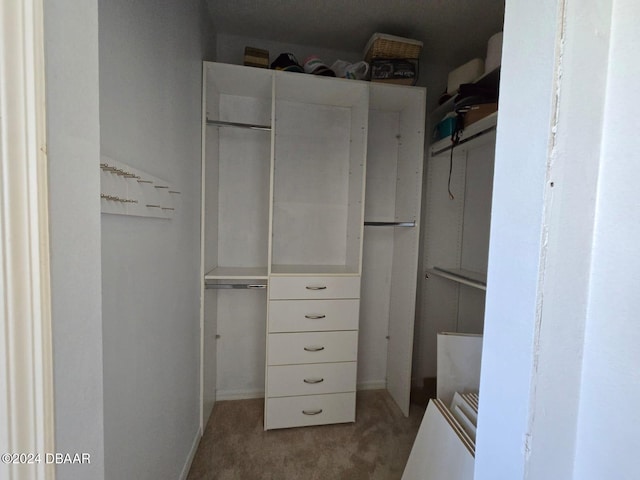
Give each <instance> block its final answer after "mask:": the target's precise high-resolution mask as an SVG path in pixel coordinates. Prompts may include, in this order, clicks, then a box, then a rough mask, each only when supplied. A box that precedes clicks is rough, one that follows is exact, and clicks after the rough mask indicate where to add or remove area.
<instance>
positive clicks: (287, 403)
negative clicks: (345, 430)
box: [265, 392, 356, 430]
mask: <svg viewBox="0 0 640 480" xmlns="http://www.w3.org/2000/svg"><path fill="white" fill-rule="evenodd" d="M265 413H266V415H265V427H266V429H267V430H269V429H273V428H289V427H305V426H309V425H324V424H327V423H347V422H354V421H355V416H356V394H355V392H351V393H333V394H329V395H304V396H298V397H280V398H268V399H267V401H266V411H265Z"/></svg>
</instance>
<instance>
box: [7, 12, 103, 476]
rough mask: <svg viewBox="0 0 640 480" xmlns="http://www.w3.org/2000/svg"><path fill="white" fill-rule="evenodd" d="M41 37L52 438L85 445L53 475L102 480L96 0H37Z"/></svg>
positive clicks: (74, 447) (68, 445) (64, 446)
mask: <svg viewBox="0 0 640 480" xmlns="http://www.w3.org/2000/svg"><path fill="white" fill-rule="evenodd" d="M16 5H18V4H16ZM44 46H45V62H46V72H45V74H46V97H47V98H46V102H47V105H46V109H47V156H48V169H49V225H50V232H49V233H50V247H51V311H52V327H53V330H52V337H53V338H52V341H53V360H54V361H53V373H54V388H55V392H54V394H55V443H56V449H57V451H59V452H87V453H90V454H91V464H90V465H81V466H80V465H58V466H56V478H57V479H58V480H84V479H86V478H92V479H94V480H102V479H104V461H105V459H104V422H103V408H102V389H103V386H102V314H101V295H100V283H101V270H100V269H101V265H100V198H99V195H100V174H99V163H100V124H99V89H98V81H99V72H98V71H99V67H98V59H97V56H98V2H97V1H96V0H92V1H85V2H77V1H75V0H56V1H51V0H45V1H44ZM2 348H3V349H4V345H3V347H2ZM3 354H4V350H3ZM79 392H82V394H81V395H79V394H78V393H79ZM4 394H5V393H4V392H3V395H4ZM2 428H3V429H4V428H5V427H2ZM18 468H20V467H18ZM21 472H24V473H25V474H26V471H25V470H21Z"/></svg>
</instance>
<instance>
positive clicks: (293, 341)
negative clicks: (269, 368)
mask: <svg viewBox="0 0 640 480" xmlns="http://www.w3.org/2000/svg"><path fill="white" fill-rule="evenodd" d="M268 342H269V352H268V354H267V365H296V364H300V363H329V362H355V361H356V360H357V358H358V332H357V331H348V332H303V333H270V334H269V338H268Z"/></svg>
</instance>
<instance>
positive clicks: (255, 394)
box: [216, 380, 387, 402]
mask: <svg viewBox="0 0 640 480" xmlns="http://www.w3.org/2000/svg"><path fill="white" fill-rule="evenodd" d="M385 388H387V382H385V381H384V380H372V381H369V382H361V383H358V385H357V386H356V390H384V389H385ZM252 398H264V390H226V391H222V390H216V402H219V401H223V400H249V399H252Z"/></svg>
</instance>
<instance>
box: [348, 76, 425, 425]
mask: <svg viewBox="0 0 640 480" xmlns="http://www.w3.org/2000/svg"><path fill="white" fill-rule="evenodd" d="M370 95H371V96H370V112H369V142H368V149H367V195H366V203H365V234H364V261H363V275H362V291H361V292H362V297H361V303H360V309H361V310H360V312H361V313H360V345H361V352H362V354H361V356H360V361H359V365H358V368H359V375H358V376H359V382H360V383H361V384H364V385H368V386H372V387H379V388H386V389H387V390H388V391H389V392H390V394H391V396H392V397H393V398H394V400H395V401H396V403H397V404H398V406H399V407H400V408H401V410H402V411H403V413H404V414H405V415H408V414H409V396H410V391H411V358H412V352H413V327H414V318H415V306H416V282H417V277H418V252H419V245H420V243H419V236H420V206H421V202H422V165H423V159H424V153H423V152H424V126H425V97H426V90H425V89H423V88H417V87H402V86H397V85H388V84H379V83H371V86H370Z"/></svg>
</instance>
